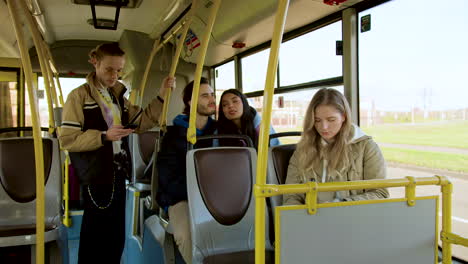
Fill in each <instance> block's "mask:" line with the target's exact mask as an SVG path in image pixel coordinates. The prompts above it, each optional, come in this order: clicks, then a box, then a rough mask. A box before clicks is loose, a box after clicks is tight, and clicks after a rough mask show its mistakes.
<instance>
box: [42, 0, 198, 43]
mask: <svg viewBox="0 0 468 264" xmlns="http://www.w3.org/2000/svg"><path fill="white" fill-rule="evenodd" d="M189 4H190V1H189V0H176V1H174V0H158V1H152V0H141V3H140V4H139V5H138V6H137V8H121V9H120V15H119V21H118V25H117V29H116V30H106V29H95V28H94V26H93V25H90V24H88V22H87V21H88V20H89V19H91V20H92V12H91V7H90V5H82V4H74V3H73V2H72V1H56V0H41V5H42V8H43V11H44V16H45V18H46V20H47V22H48V25H49V26H50V30H52V31H53V34H54V35H55V37H56V40H58V41H59V40H69V39H87V40H106V41H118V40H119V39H120V37H121V34H122V33H123V31H124V30H132V31H138V32H143V33H146V34H150V35H155V36H157V34H156V33H157V32H163V31H164V30H165V29H166V27H168V25H170V24H171V23H172V22H173V20H174V19H175V18H176V17H177V16H178V15H179V14H180V13H181V12H182V11H183V10H184V9H185V8H186V7H187V6H188V5H189ZM95 10H96V17H97V18H98V19H109V20H114V18H115V12H116V8H115V7H112V6H96V9H95ZM155 32H156V33H155Z"/></svg>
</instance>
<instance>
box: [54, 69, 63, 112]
mask: <svg viewBox="0 0 468 264" xmlns="http://www.w3.org/2000/svg"><path fill="white" fill-rule="evenodd" d="M55 81H56V82H57V88H58V90H59V93H60V95H59V101H60V106H63V105H64V104H65V101H64V99H63V92H62V85H61V84H60V76H59V74H58V73H55Z"/></svg>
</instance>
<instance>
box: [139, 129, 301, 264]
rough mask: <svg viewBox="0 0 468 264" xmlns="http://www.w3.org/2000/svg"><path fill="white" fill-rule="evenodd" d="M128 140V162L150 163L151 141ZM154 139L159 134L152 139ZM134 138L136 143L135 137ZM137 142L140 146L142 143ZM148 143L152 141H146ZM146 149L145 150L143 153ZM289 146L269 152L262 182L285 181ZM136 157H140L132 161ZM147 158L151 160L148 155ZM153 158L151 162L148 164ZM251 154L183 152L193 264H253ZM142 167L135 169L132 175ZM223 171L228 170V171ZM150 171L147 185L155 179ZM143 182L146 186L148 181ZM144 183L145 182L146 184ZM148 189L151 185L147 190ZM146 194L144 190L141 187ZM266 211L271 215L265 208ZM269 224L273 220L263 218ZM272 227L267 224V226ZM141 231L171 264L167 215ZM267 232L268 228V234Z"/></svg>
mask: <svg viewBox="0 0 468 264" xmlns="http://www.w3.org/2000/svg"><path fill="white" fill-rule="evenodd" d="M150 133H151V135H152V136H150V135H145V134H141V135H133V136H134V138H133V139H132V143H133V146H137V145H138V146H140V147H143V148H141V149H140V150H139V152H137V153H135V151H136V150H137V148H132V150H133V151H134V153H133V156H135V158H134V160H141V161H143V160H150V159H149V158H148V157H150V155H149V153H150V151H148V149H147V147H148V146H158V143H157V142H154V141H153V140H155V141H156V140H157V138H158V137H157V136H155V135H154V132H150ZM158 135H159V134H158ZM297 135H300V132H294V133H280V134H278V135H272V137H271V138H274V137H280V136H297ZM136 137H138V138H136ZM143 141H144V142H145V143H143ZM151 141H153V142H151ZM145 149H146V150H145ZM294 150H295V144H289V145H279V146H274V147H271V148H270V150H269V155H270V156H269V157H270V158H269V164H268V173H267V175H268V176H267V183H271V184H282V183H284V181H285V179H286V173H287V167H288V164H289V159H290V157H291V155H292V153H293V152H294ZM136 154H139V155H140V157H138V155H136ZM151 155H154V154H153V153H151ZM154 158H155V157H153V159H154ZM256 159H257V153H256V150H255V149H254V148H253V147H252V146H249V147H213V148H203V149H195V150H190V151H189V152H188V153H187V186H188V197H189V209H190V225H191V232H192V244H193V245H192V248H193V251H192V253H193V263H254V248H255V243H254V233H255V232H254V230H255V229H254V222H255V221H254V220H255V219H254V218H255V197H254V195H253V187H254V184H255V178H256V177H255V172H256ZM144 166H147V165H146V164H140V165H138V164H136V165H135V166H134V173H137V172H138V171H141V168H142V167H144ZM226 168H229V169H228V170H227V169H226ZM156 177H157V175H155V173H154V172H153V179H152V180H153V181H155V180H156V179H157V178H156ZM133 179H134V180H135V186H137V184H143V181H142V180H141V176H136V175H135V174H134V177H133ZM144 181H146V182H148V179H145V180H144ZM146 184H147V183H146ZM150 186H151V185H150ZM155 187H157V184H156V185H155V184H154V182H153V184H152V187H151V188H150V187H149V186H148V187H147V188H150V189H151V191H152V193H153V194H151V195H150V196H149V197H150V198H147V200H148V201H149V202H147V203H146V205H147V206H151V205H153V209H154V204H155V201H154V198H155V192H156V189H155ZM144 189H146V188H144ZM281 204H282V198H281V197H272V199H271V207H273V208H274V207H276V206H279V205H281ZM269 211H270V212H272V211H274V210H272V209H271V208H270V210H269ZM269 217H270V220H271V219H273V215H272V214H271V213H270V214H269ZM268 225H272V221H267V227H266V228H267V230H269V228H268ZM145 228H148V229H149V230H151V233H152V234H153V236H154V237H155V239H156V240H157V241H158V242H159V243H160V244H161V246H162V247H163V248H164V249H165V250H164V253H165V263H174V259H175V258H174V255H173V253H171V252H170V251H171V250H173V247H174V245H173V238H172V235H171V233H172V230H171V226H170V221H169V219H167V215H164V214H159V215H152V216H150V217H149V218H148V219H146V220H145ZM271 230H272V229H271ZM271 235H274V234H272V233H271V232H270V234H268V232H267V238H266V240H267V252H266V259H267V263H273V260H274V254H273V251H272V246H271V244H272V243H268V242H269V241H273V239H271V240H270V238H269V237H270V236H271Z"/></svg>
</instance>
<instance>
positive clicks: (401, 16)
mask: <svg viewBox="0 0 468 264" xmlns="http://www.w3.org/2000/svg"><path fill="white" fill-rule="evenodd" d="M367 14H370V15H371V21H372V22H371V30H370V31H368V32H364V33H360V32H359V33H358V34H359V84H360V100H361V106H362V107H366V106H370V105H371V103H372V102H374V103H375V105H376V107H377V109H378V110H386V111H410V109H411V108H413V107H418V108H421V109H423V108H424V107H426V109H427V110H436V111H439V110H451V109H461V108H468V82H467V81H466V80H465V76H466V75H468V51H467V49H468V48H467V46H468V45H467V43H468V1H467V0H453V1H450V2H445V1H440V0H393V1H390V2H387V3H385V4H383V5H380V6H377V7H374V8H372V9H369V10H366V11H364V12H362V13H360V14H359V16H360V17H361V16H364V15H367ZM340 39H341V22H336V23H334V24H332V25H329V26H327V27H324V28H322V29H319V30H317V31H314V32H312V33H309V34H306V35H304V36H301V37H299V38H296V39H294V40H291V41H288V42H285V43H283V44H282V45H281V50H280V65H279V68H280V72H281V73H280V81H281V85H282V86H283V85H291V84H297V83H302V82H307V81H314V80H320V79H324V78H330V77H336V76H340V75H341V74H342V70H341V67H342V65H341V57H340V56H337V55H336V54H335V42H336V40H340ZM268 55H269V50H265V51H262V52H259V53H257V54H254V55H252V56H249V57H247V58H244V59H242V71H243V88H244V92H251V91H254V90H263V87H264V84H265V75H266V67H267V62H268ZM233 66H234V65H233V63H230V64H229V65H223V66H221V67H219V68H218V69H219V76H220V77H222V78H218V79H217V80H216V81H217V87H222V88H227V87H229V88H233V87H234V67H233ZM303 94H304V93H296V94H295V95H294V96H291V97H295V98H296V99H297V100H310V98H304V97H302V95H303Z"/></svg>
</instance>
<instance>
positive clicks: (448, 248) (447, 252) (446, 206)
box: [441, 178, 453, 264]
mask: <svg viewBox="0 0 468 264" xmlns="http://www.w3.org/2000/svg"><path fill="white" fill-rule="evenodd" d="M441 188H442V232H441V236H442V263H443V264H451V263H452V244H451V243H450V242H449V241H447V239H445V238H446V236H447V235H449V234H451V233H452V192H453V186H452V183H450V182H449V181H448V180H447V179H446V178H444V179H443V180H442V181H441Z"/></svg>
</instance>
